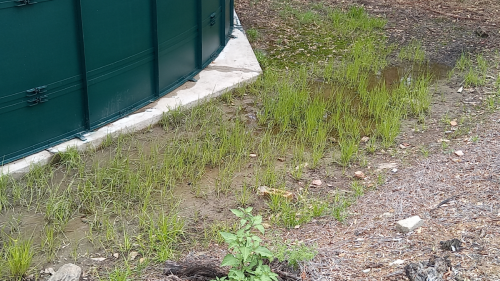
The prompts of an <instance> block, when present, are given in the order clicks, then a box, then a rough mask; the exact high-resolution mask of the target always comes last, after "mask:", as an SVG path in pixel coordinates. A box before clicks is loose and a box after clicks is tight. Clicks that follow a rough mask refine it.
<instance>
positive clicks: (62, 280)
mask: <svg viewBox="0 0 500 281" xmlns="http://www.w3.org/2000/svg"><path fill="white" fill-rule="evenodd" d="M81 275H82V268H81V267H79V266H78V265H74V264H72V263H68V264H65V265H63V266H61V268H59V270H58V271H57V272H56V273H55V274H54V275H52V276H51V277H50V278H49V280H48V281H78V280H80V276H81Z"/></svg>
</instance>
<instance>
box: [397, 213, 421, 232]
mask: <svg viewBox="0 0 500 281" xmlns="http://www.w3.org/2000/svg"><path fill="white" fill-rule="evenodd" d="M423 224H424V221H423V220H422V219H421V218H420V217H419V216H413V217H409V218H407V219H404V220H400V221H398V222H397V223H396V229H397V230H398V231H399V232H401V233H408V232H410V231H413V230H415V229H417V228H419V227H421V226H422V225H423Z"/></svg>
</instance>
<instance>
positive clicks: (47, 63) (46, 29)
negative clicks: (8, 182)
mask: <svg viewBox="0 0 500 281" xmlns="http://www.w3.org/2000/svg"><path fill="white" fill-rule="evenodd" d="M19 4H20V3H19V2H15V1H7V2H2V3H1V6H0V26H1V28H0V38H1V39H0V130H1V132H0V161H1V162H3V161H5V160H8V159H12V158H15V157H20V156H22V155H25V154H26V153H30V152H31V151H33V150H34V149H37V148H38V149H40V148H43V147H44V146H46V145H48V144H50V143H53V142H55V141H58V140H61V139H63V138H64V137H67V136H69V135H74V134H75V133H76V132H79V131H82V130H84V118H83V117H84V106H83V96H82V79H81V72H80V70H81V65H80V56H79V53H78V50H79V49H78V36H77V30H78V29H77V24H76V21H75V16H76V9H75V4H74V2H73V1H67V0H52V1H38V3H37V4H36V5H26V6H21V7H18V6H16V5H19ZM37 88H39V90H36V89H37ZM31 89H32V90H31Z"/></svg>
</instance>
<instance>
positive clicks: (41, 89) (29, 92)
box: [26, 86, 47, 97]
mask: <svg viewBox="0 0 500 281" xmlns="http://www.w3.org/2000/svg"><path fill="white" fill-rule="evenodd" d="M45 92H47V86H41V87H36V88H33V89H29V90H27V91H26V93H27V95H26V96H27V97H34V96H36V95H38V94H43V93H45Z"/></svg>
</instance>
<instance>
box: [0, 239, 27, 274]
mask: <svg viewBox="0 0 500 281" xmlns="http://www.w3.org/2000/svg"><path fill="white" fill-rule="evenodd" d="M4 253H5V260H6V261H7V267H8V269H9V274H10V277H11V278H13V279H15V280H22V279H23V277H25V275H26V273H27V272H28V269H29V268H30V266H31V261H32V259H33V256H34V249H33V247H32V242H31V240H15V239H10V242H9V243H8V244H6V246H5V249H4Z"/></svg>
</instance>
